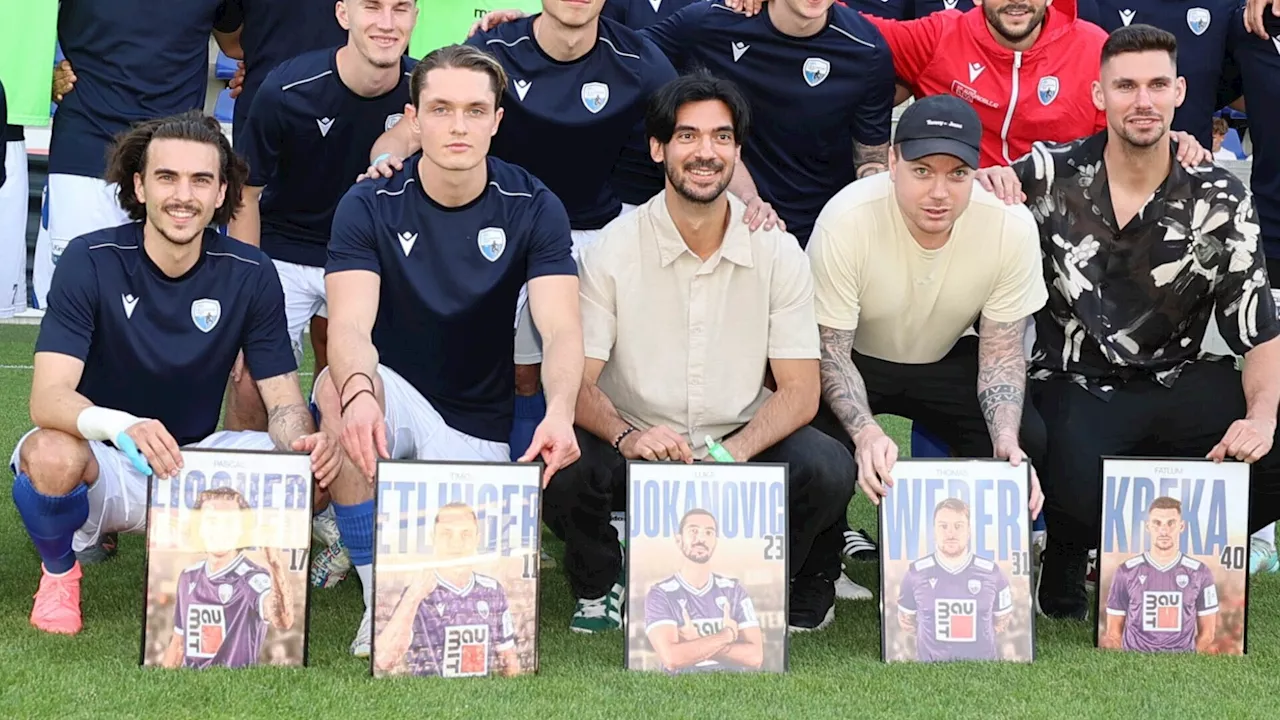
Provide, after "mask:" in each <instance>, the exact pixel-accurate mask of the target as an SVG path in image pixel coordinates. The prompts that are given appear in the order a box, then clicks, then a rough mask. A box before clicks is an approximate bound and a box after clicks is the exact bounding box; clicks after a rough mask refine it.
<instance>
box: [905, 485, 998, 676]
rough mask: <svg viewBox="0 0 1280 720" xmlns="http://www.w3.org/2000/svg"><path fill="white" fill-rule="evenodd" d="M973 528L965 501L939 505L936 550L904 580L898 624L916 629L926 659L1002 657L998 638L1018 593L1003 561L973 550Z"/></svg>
mask: <svg viewBox="0 0 1280 720" xmlns="http://www.w3.org/2000/svg"><path fill="white" fill-rule="evenodd" d="M971 532H972V530H971V525H970V522H969V506H968V505H967V504H965V502H964V501H963V500H959V499H956V498H948V499H946V500H943V501H942V502H940V503H938V505H937V507H935V508H934V510H933V544H934V551H933V554H932V555H926V556H925V557H922V558H920V559H919V560H916V561H915V562H913V563H911V567H910V569H908V570H907V574H906V575H905V576H903V578H902V590H901V592H900V593H899V595H898V624H899V625H900V626H901V627H902V629H903V631H905V632H908V633H915V636H916V659H917V660H919V661H921V662H938V661H945V660H998V659H1000V654H999V646H998V645H997V643H996V636H997V635H999V634H1000V633H1002V632H1004V631H1005V629H1006V628H1008V627H1009V620H1010V619H1011V618H1012V617H1013V591H1012V589H1011V588H1010V587H1009V578H1008V577H1006V576H1005V574H1004V571H1003V570H1001V569H1000V566H999V565H996V564H995V562H993V561H992V560H991V559H989V558H982V557H978V556H977V555H974V554H973V553H971V552H970V551H969V542H970V534H971Z"/></svg>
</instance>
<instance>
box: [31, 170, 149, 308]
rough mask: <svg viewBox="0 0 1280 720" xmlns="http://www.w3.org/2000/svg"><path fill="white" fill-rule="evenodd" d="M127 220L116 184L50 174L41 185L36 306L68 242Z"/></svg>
mask: <svg viewBox="0 0 1280 720" xmlns="http://www.w3.org/2000/svg"><path fill="white" fill-rule="evenodd" d="M127 222H129V216H128V215H127V214H125V211H124V210H122V209H121V208H120V204H119V202H118V200H117V199H116V186H115V185H114V184H107V182H106V181H105V180H100V179H98V178H91V177H83V176H80V175H50V176H49V180H48V182H47V183H46V184H45V186H44V199H43V201H42V206H41V216H40V233H39V234H38V235H37V236H36V258H35V267H34V268H33V273H32V277H31V284H32V285H34V286H35V294H36V307H39V308H44V307H46V302H47V297H48V295H49V283H50V281H51V280H52V279H53V268H54V266H56V265H57V264H58V258H59V257H61V256H62V251H63V250H65V249H66V248H67V243H69V242H71V241H72V240H75V239H76V238H78V237H80V236H81V235H87V234H89V233H91V232H94V231H96V230H102V229H103V228H109V227H115V226H117V225H123V224H125V223H127Z"/></svg>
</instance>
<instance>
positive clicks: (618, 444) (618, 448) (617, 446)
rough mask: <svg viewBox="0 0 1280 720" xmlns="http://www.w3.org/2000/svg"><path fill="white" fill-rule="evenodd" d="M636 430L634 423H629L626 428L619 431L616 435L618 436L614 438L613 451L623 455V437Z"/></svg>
mask: <svg viewBox="0 0 1280 720" xmlns="http://www.w3.org/2000/svg"><path fill="white" fill-rule="evenodd" d="M635 431H636V429H635V426H633V425H628V426H627V429H626V430H623V431H622V432H620V433H618V437H616V438H614V439H613V451H614V452H616V453H618V454H619V455H621V454H622V439H623V438H625V437H626V436H628V435H630V434H631V433H633V432H635Z"/></svg>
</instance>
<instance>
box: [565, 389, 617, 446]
mask: <svg viewBox="0 0 1280 720" xmlns="http://www.w3.org/2000/svg"><path fill="white" fill-rule="evenodd" d="M574 422H575V423H577V425H578V427H580V428H582V429H583V430H586V431H587V432H589V433H591V434H592V435H595V436H596V437H598V438H600V439H601V440H604V441H605V442H608V443H612V442H613V441H614V440H616V439H618V436H619V435H621V434H622V433H623V432H625V431H626V429H627V428H629V427H631V423H629V422H627V421H626V420H624V419H622V415H620V414H619V413H618V408H616V407H615V406H614V404H613V401H612V400H610V399H609V396H608V395H605V394H604V391H603V390H601V389H600V388H599V386H597V385H596V384H595V383H583V384H582V389H581V390H580V391H579V392H578V404H577V417H576V418H575V419H574Z"/></svg>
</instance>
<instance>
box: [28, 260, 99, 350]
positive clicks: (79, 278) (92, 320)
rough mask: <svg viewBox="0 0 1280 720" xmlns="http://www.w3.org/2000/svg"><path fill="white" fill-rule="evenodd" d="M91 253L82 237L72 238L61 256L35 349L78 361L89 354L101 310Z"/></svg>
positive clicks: (55, 270) (54, 273) (51, 284)
mask: <svg viewBox="0 0 1280 720" xmlns="http://www.w3.org/2000/svg"><path fill="white" fill-rule="evenodd" d="M89 252H90V251H89V243H88V242H87V241H86V240H85V239H84V238H79V239H76V240H72V241H71V242H70V243H69V244H68V245H67V249H66V250H64V251H63V253H62V257H60V258H58V264H57V266H55V268H54V271H53V279H52V280H51V281H50V285H49V295H48V302H47V304H46V307H45V315H44V319H43V320H42V321H41V322H40V335H39V336H38V337H37V338H36V349H35V351H36V352H38V353H41V352H53V353H59V354H62V355H70V356H71V357H73V358H76V359H78V360H84V359H86V358H87V357H89V345H90V344H91V343H92V341H93V331H94V327H95V324H96V321H97V313H98V278H97V273H96V272H94V267H93V261H92V260H91V259H90V257H89Z"/></svg>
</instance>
